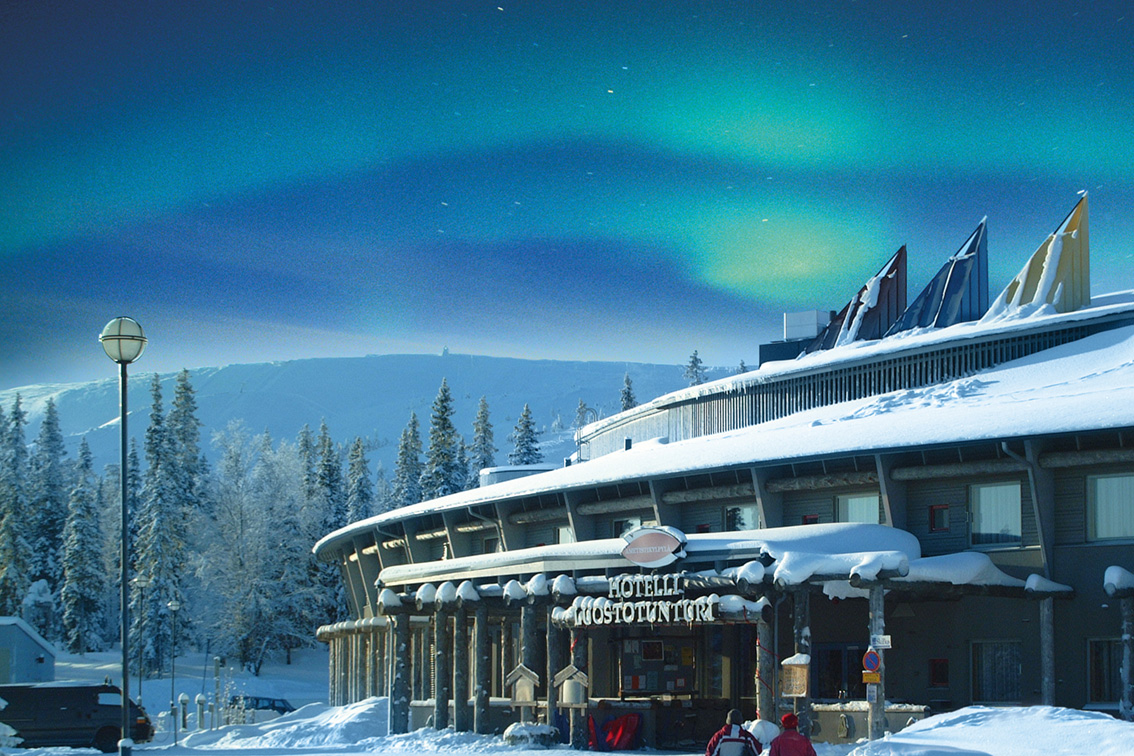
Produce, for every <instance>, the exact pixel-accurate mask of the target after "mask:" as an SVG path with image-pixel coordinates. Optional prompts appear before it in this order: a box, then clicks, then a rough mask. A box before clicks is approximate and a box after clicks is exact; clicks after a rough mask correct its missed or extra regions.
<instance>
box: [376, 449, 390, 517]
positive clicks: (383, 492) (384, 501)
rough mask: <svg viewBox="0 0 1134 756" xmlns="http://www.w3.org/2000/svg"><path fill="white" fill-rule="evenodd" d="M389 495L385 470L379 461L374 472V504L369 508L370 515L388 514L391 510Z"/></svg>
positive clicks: (388, 482)
mask: <svg viewBox="0 0 1134 756" xmlns="http://www.w3.org/2000/svg"><path fill="white" fill-rule="evenodd" d="M391 495H392V494H391V488H390V481H389V480H388V479H387V478H386V468H385V467H384V466H383V465H382V461H381V460H379V461H378V466H377V469H376V470H375V471H374V504H373V505H372V507H371V513H372V514H382V513H383V512H389V511H390V509H391V508H392V507H391V505H390V497H391Z"/></svg>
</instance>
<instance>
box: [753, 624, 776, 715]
mask: <svg viewBox="0 0 1134 756" xmlns="http://www.w3.org/2000/svg"><path fill="white" fill-rule="evenodd" d="M773 642H774V641H773V634H772V626H771V625H770V624H768V623H767V622H764V621H763V620H760V621H759V622H757V623H756V715H757V716H758V717H759V718H760V719H762V720H763V721H765V722H775V721H777V720H776V690H775V687H774V686H775V679H776V656H775V654H774V653H772V645H773Z"/></svg>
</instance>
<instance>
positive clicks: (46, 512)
mask: <svg viewBox="0 0 1134 756" xmlns="http://www.w3.org/2000/svg"><path fill="white" fill-rule="evenodd" d="M66 454H67V451H66V449H65V448H64V446H63V432H62V431H61V430H60V428H59V413H58V411H56V409H55V400H54V399H51V398H48V400H47V405H46V407H45V409H44V415H43V423H42V424H41V425H40V428H39V436H38V438H37V439H36V444H35V452H34V453H33V454H32V455H31V458H30V468H29V478H28V483H29V489H30V490H29V499H30V505H31V509H30V511H31V513H32V515H33V517H34V522H35V527H34V528H33V529H32V530H33V533H34V535H33V536H32V539H31V545H32V553H33V555H34V557H33V558H34V564H33V568H32V579H33V580H46V581H47V584H48V586H49V587H50V589H51V592H52V593H53V594H56V595H58V592H59V588H60V587H61V585H62V582H63V563H62V559H63V524H64V523H65V522H66V520H67V485H68V484H67V472H66V470H65V463H64V460H63V458H64V456H66ZM46 637H48V638H52V637H54V633H51V634H48V635H47V636H46Z"/></svg>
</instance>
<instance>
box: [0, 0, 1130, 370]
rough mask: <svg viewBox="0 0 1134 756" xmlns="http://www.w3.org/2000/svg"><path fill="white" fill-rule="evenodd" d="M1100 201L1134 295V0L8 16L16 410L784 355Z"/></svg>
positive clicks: (996, 283) (234, 6)
mask: <svg viewBox="0 0 1134 756" xmlns="http://www.w3.org/2000/svg"><path fill="white" fill-rule="evenodd" d="M1080 190H1088V191H1089V192H1090V198H1091V199H1090V213H1091V219H1090V235H1091V236H1090V241H1091V252H1092V255H1091V257H1092V277H1093V282H1094V291H1095V292H1096V293H1102V292H1106V291H1114V290H1118V289H1130V288H1134V4H1132V3H1130V2H1111V3H1106V2H1089V0H1080V1H1079V2H1042V1H1041V2H1036V1H1035V0H1028V1H1027V2H927V1H923V0H915V1H912V2H901V3H898V2H868V1H866V0H863V1H862V2H837V3H825V2H824V3H814V2H809V3H795V2H754V1H749V2H711V1H710V0H705V1H703V2H692V3H687V2H677V1H674V2H670V1H666V2H660V1H656V0H655V1H652V2H641V3H629V2H617V1H616V0H605V1H603V2H523V3H513V2H506V1H505V0H494V1H493V2H487V3H483V2H432V1H430V2H427V1H426V0H422V1H421V2H419V3H414V4H408V3H397V2H386V1H384V0H383V1H382V2H361V1H359V2H349V3H345V2H344V3H334V2H309V3H288V2H274V3H264V2H231V0H230V1H228V2H218V3H212V2H199V1H196V0H195V1H194V2H183V1H181V2H167V1H163V0H158V1H157V2H136V3H121V2H93V1H91V2H81V1H78V0H76V1H74V2H71V1H68V2H53V1H49V0H35V1H34V2H31V1H28V2H23V1H14V0H0V260H3V263H4V275H3V276H2V277H0V302H3V317H2V318H0V344H2V345H3V346H4V347H5V348H4V349H3V351H2V352H0V355H2V356H0V389H3V388H10V387H14V386H20V385H26V384H32V383H47V382H54V381H71V380H88V379H94V378H107V377H113V376H114V375H115V369H114V366H113V365H112V363H110V361H109V360H107V359H106V357H105V356H104V355H103V353H102V350H101V348H100V347H99V345H98V343H97V335H98V333H99V332H100V331H101V329H102V326H103V325H104V324H105V323H106V322H107V321H108V320H110V319H111V318H113V317H114V316H117V315H123V314H125V315H131V316H132V317H134V318H136V319H137V320H139V321H140V322H141V323H142V325H143V327H145V329H146V332H147V335H148V336H149V337H150V345H149V347H148V348H147V351H146V353H145V355H144V356H143V357H142V359H141V361H139V362H138V363H137V366H136V367H135V368H134V371H138V370H144V371H155V370H157V371H162V372H165V371H171V370H177V369H180V368H181V367H189V368H193V367H198V366H207V365H220V364H227V363H232V362H260V361H269V360H285V359H295V358H305V357H325V356H350V355H362V354H376V353H397V352H414V353H421V352H427V353H436V352H439V351H441V350H442V349H443V348H446V347H447V348H449V349H450V350H451V351H453V352H462V353H475V354H488V355H500V356H515V357H530V358H557V359H588V360H589V359H602V360H633V361H648V362H660V363H673V364H680V363H683V362H685V361H686V359H687V358H688V356H689V354H690V353H691V352H692V351H693V350H694V349H697V350H698V351H699V353H700V355H701V357H702V358H703V359H704V360H705V361H706V363H707V364H710V365H725V366H735V365H736V364H738V363H739V361H740V360H742V359H743V360H745V361H746V362H747V363H748V364H749V365H753V364H755V363H756V362H757V346H758V344H759V343H760V342H762V341H767V340H770V339H772V338H776V337H778V336H779V334H780V329H781V323H780V315H781V313H782V312H784V311H793V310H806V309H839V308H841V307H842V306H843V305H844V304H845V303H846V302H847V300H848V299H849V298H850V297H851V296H852V295H853V294H854V293H855V291H857V289H858V287H859V286H860V285H861V284H862V283H863V282H864V281H865V280H866V279H867V278H869V277H870V276H871V275H873V274H874V273H875V272H876V271H877V269H878V268H879V267H880V266H881V265H882V264H883V263H884V262H885V261H886V260H887V259H888V258H889V257H890V256H891V255H892V254H893V253H894V252H895V251H896V250H897V248H898V247H899V246H901V245H902V244H907V245H908V248H909V254H910V270H909V282H910V291H909V297H910V300H911V301H912V299H913V297H914V296H916V294H917V292H918V291H920V290H921V287H923V286H924V285H925V283H926V282H928V280H929V278H930V277H931V276H932V275H933V273H934V272H936V270H937V269H938V268H939V267H940V266H941V264H942V263H943V262H944V260H945V258H946V257H947V256H949V255H950V254H952V253H953V252H955V251H956V250H957V249H958V248H959V247H960V246H961V244H962V243H963V242H964V241H965V239H966V238H967V237H968V235H969V234H970V233H971V232H972V231H973V229H974V228H975V227H976V225H977V223H979V221H980V220H981V218H982V217H984V216H986V215H987V216H988V224H989V226H988V227H989V245H988V247H989V254H990V265H989V277H990V282H991V283H990V289H991V296H992V297H995V296H996V294H998V293H999V291H1000V289H1002V288H1003V286H1004V285H1006V284H1007V282H1008V280H1009V279H1010V278H1011V277H1012V276H1013V275H1014V274H1015V273H1016V272H1017V271H1018V270H1019V269H1020V268H1021V267H1022V266H1023V264H1024V263H1025V261H1026V260H1027V258H1028V257H1029V256H1030V255H1031V253H1032V252H1033V251H1034V250H1035V249H1036V247H1037V246H1038V245H1039V244H1040V242H1042V241H1043V239H1044V238H1045V237H1046V236H1047V234H1049V233H1050V232H1051V231H1053V230H1054V229H1055V227H1056V226H1057V225H1058V224H1059V222H1060V221H1061V220H1062V219H1063V217H1064V216H1065V215H1066V214H1067V212H1069V211H1070V210H1071V208H1072V207H1073V206H1074V204H1075V202H1076V200H1077V199H1078V195H1077V193H1078V192H1079V191H1080Z"/></svg>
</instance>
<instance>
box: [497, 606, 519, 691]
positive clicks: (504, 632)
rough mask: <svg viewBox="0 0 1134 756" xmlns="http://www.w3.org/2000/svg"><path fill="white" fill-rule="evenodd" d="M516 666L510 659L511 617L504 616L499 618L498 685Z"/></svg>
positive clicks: (502, 682)
mask: <svg viewBox="0 0 1134 756" xmlns="http://www.w3.org/2000/svg"><path fill="white" fill-rule="evenodd" d="M514 666H516V663H515V661H514V660H513V659H512V617H511V616H510V615H509V614H505V615H504V616H503V617H501V618H500V684H501V685H503V684H504V680H506V679H508V675H510V674H511V673H512V668H513V667H514Z"/></svg>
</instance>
